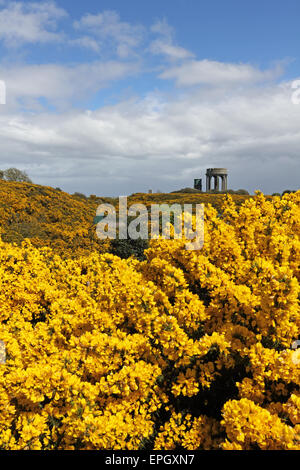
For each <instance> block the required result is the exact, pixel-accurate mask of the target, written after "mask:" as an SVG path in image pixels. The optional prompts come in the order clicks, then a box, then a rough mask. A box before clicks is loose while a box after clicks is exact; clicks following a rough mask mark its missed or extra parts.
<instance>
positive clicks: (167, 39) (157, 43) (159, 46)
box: [148, 19, 194, 60]
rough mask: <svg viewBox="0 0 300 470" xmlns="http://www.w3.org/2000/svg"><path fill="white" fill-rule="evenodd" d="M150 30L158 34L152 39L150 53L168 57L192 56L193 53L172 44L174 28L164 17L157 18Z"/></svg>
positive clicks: (183, 57)
mask: <svg viewBox="0 0 300 470" xmlns="http://www.w3.org/2000/svg"><path fill="white" fill-rule="evenodd" d="M150 29H151V31H152V32H153V33H156V34H158V35H159V36H160V38H159V39H155V40H153V41H152V42H151V43H150V45H149V48H148V50H149V51H150V52H151V53H152V54H160V55H165V56H166V57H168V58H169V59H172V60H173V59H175V60H177V59H187V58H191V57H194V54H193V53H192V52H190V51H188V50H187V49H184V48H183V47H181V46H178V45H175V44H174V39H173V36H174V29H173V28H172V27H171V26H170V25H169V24H168V22H167V21H166V19H163V20H158V21H156V22H155V23H154V24H153V25H152V26H151V28H150Z"/></svg>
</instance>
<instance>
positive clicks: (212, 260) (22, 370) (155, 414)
mask: <svg viewBox="0 0 300 470" xmlns="http://www.w3.org/2000/svg"><path fill="white" fill-rule="evenodd" d="M0 190H1V191H2V196H1V207H0V214H1V218H2V220H1V223H2V241H0V260H1V261H0V285H1V288H0V316H1V324H0V340H1V341H3V344H4V345H5V354H6V361H4V360H2V364H0V447H1V448H2V449H46V450H53V449H98V450H100V449H143V448H146V449H190V450H195V449H224V450H226V449H298V450H299V449H300V436H299V434H300V433H299V431H300V392H299V385H300V373H299V372H300V356H299V350H297V349H295V348H294V345H295V341H297V340H298V339H300V310H299V295H300V267H299V260H300V239H299V236H300V192H297V193H290V194H288V193H286V194H285V195H284V196H283V197H273V198H272V197H270V198H265V197H264V196H263V195H262V194H260V193H259V194H257V195H256V196H255V197H249V196H227V197H224V196H221V195H205V194H203V195H200V196H198V195H195V194H191V198H197V197H198V199H197V202H205V243H204V247H203V249H202V250H199V251H188V250H185V247H184V245H185V240H151V241H150V243H149V248H148V249H146V250H145V251H143V256H139V257H138V258H139V259H138V258H137V257H135V256H132V257H128V256H127V255H128V253H127V252H126V256H125V255H124V256H122V257H124V258H126V259H121V258H120V256H116V255H114V254H112V253H110V252H109V251H111V250H112V246H111V245H110V244H109V245H106V246H105V244H104V243H103V242H100V241H99V240H98V239H97V238H96V237H95V233H94V231H95V226H94V225H93V218H94V216H95V209H96V207H97V205H98V203H99V202H100V199H99V198H96V197H95V196H91V197H89V198H84V197H82V196H81V195H78V194H77V195H73V196H71V195H68V194H66V193H64V192H62V191H59V190H54V189H52V188H45V187H41V186H38V185H33V184H29V183H8V182H5V181H0ZM170 198H172V199H170ZM180 198H181V199H180ZM236 198H242V199H236ZM180 200H181V202H192V201H191V199H189V200H187V195H182V194H178V195H177V194H172V195H167V196H166V195H161V194H160V195H141V194H139V195H133V196H132V197H131V198H130V201H129V203H130V202H137V201H138V202H144V203H145V202H147V204H148V203H151V201H152V202H153V201H155V202H166V201H167V202H168V203H171V202H172V201H173V202H174V201H180ZM108 201H110V202H112V203H114V204H117V201H116V200H111V199H107V200H106V202H108ZM193 201H194V202H195V200H194V199H193ZM234 201H237V202H238V204H235V202H234ZM209 202H213V203H214V206H215V207H213V206H212V205H211V204H209ZM26 223H27V224H28V225H27V226H26ZM24 224H25V225H24ZM21 227H23V228H24V227H25V228H26V229H24V230H23V228H21ZM29 228H30V229H29ZM26 237H27V238H28V237H29V238H30V240H28V239H27V240H25V238H26ZM11 242H17V243H11ZM114 249H116V247H115V248H114ZM133 254H134V253H133Z"/></svg>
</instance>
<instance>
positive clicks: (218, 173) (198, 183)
mask: <svg viewBox="0 0 300 470" xmlns="http://www.w3.org/2000/svg"><path fill="white" fill-rule="evenodd" d="M212 178H213V179H214V187H212ZM219 178H221V191H227V178H228V171H227V168H207V170H206V192H207V193H208V192H209V191H211V190H212V189H214V191H219V190H220V185H219ZM194 189H198V190H200V191H202V179H201V178H197V179H194Z"/></svg>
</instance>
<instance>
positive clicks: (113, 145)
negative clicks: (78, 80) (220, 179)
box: [0, 83, 300, 195]
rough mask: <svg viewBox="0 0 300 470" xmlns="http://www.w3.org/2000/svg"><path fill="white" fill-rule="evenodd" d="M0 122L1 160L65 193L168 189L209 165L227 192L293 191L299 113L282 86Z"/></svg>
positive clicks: (153, 98) (154, 97)
mask: <svg viewBox="0 0 300 470" xmlns="http://www.w3.org/2000/svg"><path fill="white" fill-rule="evenodd" d="M0 118H2V119H1V132H0V134H1V142H2V148H3V152H2V162H3V163H4V160H5V157H4V155H10V156H13V160H14V164H15V165H16V166H18V159H20V160H22V162H23V167H24V164H25V169H28V167H29V166H30V165H31V166H30V168H31V172H30V174H31V176H32V177H33V179H35V180H36V181H38V182H42V183H44V184H47V182H48V184H51V182H52V181H53V182H55V183H52V184H54V185H55V186H56V185H61V186H63V187H64V188H65V189H68V190H71V188H72V190H73V191H75V190H80V191H83V192H85V193H87V194H91V193H96V194H111V195H113V194H114V195H117V194H120V193H122V194H130V193H132V192H134V191H147V189H148V188H149V187H151V188H152V189H154V190H156V189H158V188H159V189H162V190H167V191H168V190H170V191H171V190H175V189H178V188H180V187H185V186H191V185H192V183H193V178H194V177H198V176H200V177H201V176H202V177H203V175H204V171H205V169H206V168H207V167H211V166H221V167H223V166H225V167H228V168H229V184H230V187H232V188H234V189H239V188H241V187H242V188H246V189H248V190H250V191H254V190H255V189H264V190H265V191H266V192H275V191H282V190H284V189H287V188H291V189H293V188H296V187H297V185H298V177H297V174H299V169H300V168H299V167H300V163H299V156H298V149H299V146H300V113H299V107H297V106H295V105H293V104H292V102H291V87H290V84H289V83H285V84H280V85H275V84H273V85H270V86H268V87H266V88H263V89H261V88H258V89H255V90H253V89H251V90H248V89H244V90H240V91H239V92H238V93H236V94H235V96H231V97H225V96H224V97H223V99H221V100H220V101H219V102H216V101H213V102H212V101H209V100H205V99H204V95H203V94H202V93H201V92H199V91H191V92H190V93H187V94H186V95H185V96H184V97H181V98H178V99H174V100H173V101H164V100H163V99H162V96H161V95H159V94H158V95H156V94H150V95H148V96H147V97H146V98H144V99H137V100H130V101H124V102H122V103H119V104H116V105H114V106H108V107H103V108H100V109H99V110H96V111H88V112H80V111H77V112H75V111H72V112H71V111H70V112H68V113H64V114H61V115H59V116H53V115H52V116H51V115H48V114H47V113H45V114H43V115H41V116H39V117H37V116H26V115H23V116H20V114H19V115H18V116H10V118H9V119H5V116H1V115H0ZM9 161H10V163H11V162H12V160H11V158H10V160H9ZM2 166H3V164H2Z"/></svg>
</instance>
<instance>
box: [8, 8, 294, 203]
mask: <svg viewBox="0 0 300 470" xmlns="http://www.w3.org/2000/svg"><path fill="white" fill-rule="evenodd" d="M299 13H300V5H299V3H298V2H297V1H296V0H288V1H286V2H285V3H284V4H283V3H282V2H279V1H275V2H271V1H270V0H263V1H258V0H255V1H253V2H251V4H247V5H241V4H240V2H238V1H237V0H229V1H227V2H226V5H225V4H224V2H222V1H221V0H213V1H211V2H204V1H202V2H193V1H189V2H183V1H182V0H173V1H171V0H165V1H164V2H163V4H162V3H161V2H158V0H155V1H153V2H152V3H151V4H141V3H140V2H138V1H137V0H131V1H128V2H126V4H125V3H124V2H123V3H122V2H121V1H120V0H110V1H108V0H104V1H102V2H101V5H99V3H98V2H96V1H92V0H87V1H86V2H84V4H82V3H81V4H74V3H72V2H70V1H69V0H58V1H41V2H39V3H36V2H31V1H17V2H11V1H10V2H9V1H7V0H0V52H1V61H0V84H1V83H2V84H4V85H5V90H4V88H3V87H2V89H0V130H1V131H0V132H1V143H2V148H1V150H2V151H1V159H0V168H1V169H3V170H4V169H6V168H10V167H15V168H19V169H21V170H24V171H26V172H27V174H28V175H29V177H30V178H31V179H32V181H33V183H35V184H40V185H45V186H50V187H53V188H55V187H59V188H61V189H62V190H63V191H65V192H68V193H70V194H72V193H74V192H82V193H83V194H97V195H98V194H105V195H106V196H107V197H116V196H118V195H119V194H134V193H138V192H144V193H145V192H146V193H147V192H148V190H149V189H152V190H153V192H154V193H155V192H157V191H160V192H164V193H169V192H172V191H176V190H178V189H181V188H186V187H193V181H194V179H195V178H202V181H203V183H204V178H205V172H206V169H207V168H209V167H222V168H223V167H225V168H228V172H229V176H228V188H229V189H232V190H238V189H245V190H247V191H248V192H249V193H250V194H254V192H255V191H256V190H260V191H262V192H263V193H264V194H272V193H275V192H278V193H282V192H283V191H285V190H297V189H299V183H298V179H299V178H298V176H299V174H300V160H299V148H300V93H299V92H300V80H299V78H300V68H299V65H300V61H299V53H298V50H297V49H298V43H299V40H298V24H297V18H298V17H299ZM4 91H5V100H4V98H3V97H4ZM1 93H2V94H1ZM1 97H2V99H1ZM98 188H99V189H98ZM204 192H205V191H204Z"/></svg>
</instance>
